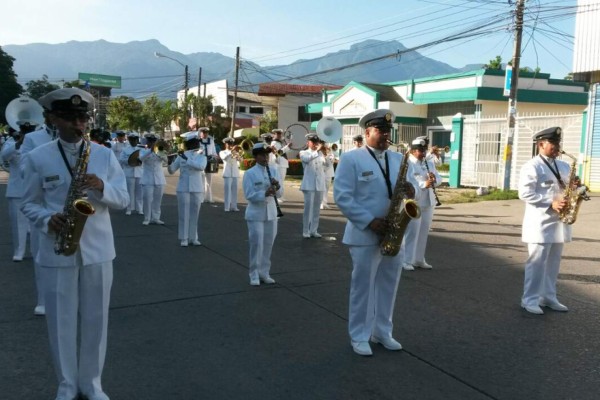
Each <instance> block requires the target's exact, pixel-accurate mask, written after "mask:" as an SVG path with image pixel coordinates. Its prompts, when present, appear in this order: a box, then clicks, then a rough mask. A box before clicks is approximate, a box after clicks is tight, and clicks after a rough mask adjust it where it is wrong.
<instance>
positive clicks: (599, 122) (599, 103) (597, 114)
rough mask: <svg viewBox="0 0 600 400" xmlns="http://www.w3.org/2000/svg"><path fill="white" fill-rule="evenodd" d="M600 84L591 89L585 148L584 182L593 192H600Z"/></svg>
mask: <svg viewBox="0 0 600 400" xmlns="http://www.w3.org/2000/svg"><path fill="white" fill-rule="evenodd" d="M599 91H600V84H598V83H596V84H594V85H592V87H591V88H590V107H589V108H588V110H589V111H588V124H587V143H586V146H585V160H586V164H585V168H584V171H583V174H582V175H583V182H584V183H585V184H587V185H588V186H589V188H590V190H591V191H593V192H595V191H598V190H600V93H599Z"/></svg>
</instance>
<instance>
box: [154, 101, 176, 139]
mask: <svg viewBox="0 0 600 400" xmlns="http://www.w3.org/2000/svg"><path fill="white" fill-rule="evenodd" d="M177 113H178V109H177V105H176V104H175V102H174V101H173V100H166V101H165V102H163V103H162V107H161V108H160V110H159V113H158V116H157V119H156V126H157V127H159V128H160V129H161V131H162V132H163V133H164V132H166V131H167V129H168V130H169V133H170V134H171V136H173V130H172V129H171V122H172V121H174V120H175V119H176V116H177Z"/></svg>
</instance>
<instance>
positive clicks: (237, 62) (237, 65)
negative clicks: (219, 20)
mask: <svg viewBox="0 0 600 400" xmlns="http://www.w3.org/2000/svg"><path fill="white" fill-rule="evenodd" d="M239 73H240V47H239V46H238V47H237V48H236V51H235V88H234V89H233V111H232V112H231V128H230V130H229V137H233V130H234V129H235V111H236V109H235V107H236V103H237V91H238V76H239Z"/></svg>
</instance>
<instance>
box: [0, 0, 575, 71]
mask: <svg viewBox="0 0 600 400" xmlns="http://www.w3.org/2000/svg"><path fill="white" fill-rule="evenodd" d="M513 3H514V1H513ZM526 4H527V6H528V9H527V11H526V16H527V17H528V19H529V21H528V22H527V23H526V30H525V35H524V38H523V58H522V62H521V65H522V66H528V67H531V68H535V67H536V66H539V67H540V68H541V70H542V71H543V72H549V73H551V74H552V77H553V78H562V77H564V76H565V75H566V74H567V73H568V72H569V71H570V70H571V69H572V53H573V38H572V35H573V32H574V25H575V10H574V9H573V8H572V7H573V6H575V5H576V4H577V2H576V0H560V1H558V0H528V1H527V3H526ZM561 7H566V8H561ZM511 10H514V5H509V1H507V0H304V1H293V2H291V1H286V0H260V1H248V0H245V1H240V0H216V1H215V0H211V1H200V0H195V1H193V0H164V1H159V0H78V1H74V0H2V1H1V2H0V15H2V16H3V18H2V22H1V23H0V46H4V45H8V44H28V43H63V42H67V41H70V40H77V41H91V40H98V39H104V40H107V41H109V42H117V43H126V42H129V41H134V40H147V39H158V40H159V41H160V42H161V43H162V44H164V45H165V46H167V47H168V48H170V49H171V50H174V51H179V52H181V53H184V54H190V53H195V52H206V51H208V52H218V53H221V54H224V55H227V56H231V57H234V56H235V48H236V46H240V47H241V55H242V57H243V58H245V59H247V60H250V61H254V62H257V63H258V64H260V65H262V66H267V65H277V64H288V63H290V62H293V61H295V60H297V59H305V58H314V57H318V56H322V55H324V54H326V53H328V52H333V51H337V50H340V49H347V48H349V47H350V46H351V45H352V44H353V43H357V42H360V41H363V40H366V39H379V40H391V39H395V40H398V41H400V42H401V43H403V44H404V45H405V46H406V47H409V48H410V47H416V46H422V45H425V44H428V43H431V42H433V41H436V40H440V39H444V38H447V37H448V36H450V35H454V34H457V33H459V32H463V33H464V32H465V31H467V32H477V31H476V30H475V29H476V28H477V27H482V26H485V25H486V24H487V23H490V22H493V21H495V24H494V25H492V26H491V27H490V29H491V31H490V32H489V33H487V34H485V35H483V36H481V37H476V38H464V39H461V40H458V41H452V42H446V43H442V44H439V45H435V46H433V47H428V48H424V49H419V50H418V51H419V52H420V53H421V54H423V55H425V56H427V57H431V58H434V59H436V60H439V61H443V62H446V63H448V64H450V65H452V66H454V67H462V66H464V65H465V64H469V63H486V62H488V61H489V60H490V59H493V58H495V57H496V55H501V56H502V58H503V60H504V61H508V60H510V59H511V58H512V51H513V39H512V36H511V33H510V26H511V23H510V21H511V14H510V12H511ZM503 18H504V19H503ZM533 27H535V29H532V28H533Z"/></svg>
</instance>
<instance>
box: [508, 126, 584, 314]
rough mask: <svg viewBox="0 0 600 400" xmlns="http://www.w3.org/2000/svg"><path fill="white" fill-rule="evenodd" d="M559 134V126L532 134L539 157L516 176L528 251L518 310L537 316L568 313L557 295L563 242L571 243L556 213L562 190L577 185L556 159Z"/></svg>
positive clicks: (566, 167) (568, 228) (562, 201)
mask: <svg viewBox="0 0 600 400" xmlns="http://www.w3.org/2000/svg"><path fill="white" fill-rule="evenodd" d="M561 135H562V130H561V128H559V127H552V128H548V129H544V130H543V131H540V132H537V133H535V134H534V135H533V137H532V139H533V141H534V142H535V143H536V147H537V150H538V155H537V156H536V157H534V158H532V159H531V160H529V161H527V162H526V163H525V164H524V165H523V167H522V168H521V172H520V174H519V198H520V199H521V200H523V201H524V202H525V215H524V217H523V234H522V238H521V239H522V241H523V242H525V243H527V249H528V251H529V257H528V258H527V262H526V263H525V280H524V284H523V297H522V298H521V307H522V308H524V309H525V310H526V311H527V312H530V313H532V314H538V315H539V314H544V311H542V309H541V307H548V308H550V309H552V310H554V311H562V312H566V311H568V310H569V309H568V308H567V306H565V305H564V304H561V303H560V302H559V301H558V298H557V296H556V280H557V279H558V272H559V269H560V259H561V256H562V251H563V247H564V243H567V242H570V241H571V225H568V224H565V223H564V222H562V221H561V220H560V218H559V212H560V211H562V210H563V209H564V208H565V207H567V200H565V198H564V197H563V195H562V192H563V189H564V188H565V187H566V186H567V185H577V186H578V185H579V184H580V182H579V179H577V181H576V182H569V177H570V166H569V164H568V163H566V162H564V161H561V160H557V159H556V157H558V155H559V154H560V139H561Z"/></svg>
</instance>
